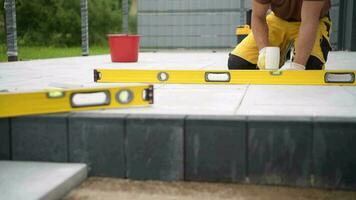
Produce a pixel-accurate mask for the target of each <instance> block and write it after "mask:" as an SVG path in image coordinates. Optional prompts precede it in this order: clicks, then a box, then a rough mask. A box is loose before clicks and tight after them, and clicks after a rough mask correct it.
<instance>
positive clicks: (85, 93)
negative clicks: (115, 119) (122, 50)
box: [0, 85, 153, 118]
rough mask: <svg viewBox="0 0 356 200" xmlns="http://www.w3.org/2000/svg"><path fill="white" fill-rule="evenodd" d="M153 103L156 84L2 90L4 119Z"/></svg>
mask: <svg viewBox="0 0 356 200" xmlns="http://www.w3.org/2000/svg"><path fill="white" fill-rule="evenodd" d="M152 103H153V86H151V85H143V86H142V85H141V86H125V87H105V88H81V89H66V90H61V89H54V90H48V91H37V92H25V93H21V92H16V93H15V92H2V93H0V118H1V117H13V116H21V115H31V114H48V113H57V112H71V111H82V110H95V109H108V108H126V107H135V106H146V105H149V104H152Z"/></svg>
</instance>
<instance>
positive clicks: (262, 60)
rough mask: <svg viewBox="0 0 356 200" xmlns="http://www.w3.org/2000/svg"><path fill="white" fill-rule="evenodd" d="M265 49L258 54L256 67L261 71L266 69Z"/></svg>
mask: <svg viewBox="0 0 356 200" xmlns="http://www.w3.org/2000/svg"><path fill="white" fill-rule="evenodd" d="M266 50H267V49H266V47H265V48H263V49H261V50H260V52H259V54H258V61H257V67H258V68H259V69H261V70H264V69H266Z"/></svg>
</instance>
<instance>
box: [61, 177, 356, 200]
mask: <svg viewBox="0 0 356 200" xmlns="http://www.w3.org/2000/svg"><path fill="white" fill-rule="evenodd" d="M64 199H65V200H91V199H105V200H112V199H115V200H116V199H124V200H129V199H130V200H131V199H138V200H178V199H179V200H193V199H194V200H232V199H234V200H260V199H261V200H262V199H263V200H276V199H283V200H294V199H296V200H321V199H323V200H324V199H325V200H334V199H345V200H355V199H356V192H351V191H332V190H318V189H305V188H290V187H275V186H255V185H238V184H223V183H193V182H157V181H145V182H142V181H129V180H122V179H113V178H96V177H93V178H89V179H87V180H86V181H85V182H84V183H83V184H82V185H80V186H79V187H78V188H76V189H74V190H73V191H71V192H70V193H69V194H68V195H67V196H66V197H65V198H64Z"/></svg>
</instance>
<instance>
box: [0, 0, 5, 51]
mask: <svg viewBox="0 0 356 200" xmlns="http://www.w3.org/2000/svg"><path fill="white" fill-rule="evenodd" d="M5 41H6V35H5V12H4V0H0V46H1V45H2V44H5Z"/></svg>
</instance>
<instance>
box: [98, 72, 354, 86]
mask: <svg viewBox="0 0 356 200" xmlns="http://www.w3.org/2000/svg"><path fill="white" fill-rule="evenodd" d="M355 74H356V71H351V70H345V71H331V70H329V71H324V70H307V71H267V70H265V71H262V70H235V71H209V70H208V71H205V70H121V69H96V70H94V81H96V82H99V83H108V82H110V83H155V84H160V83H162V84H258V85H349V86H350V85H356V82H355Z"/></svg>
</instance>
